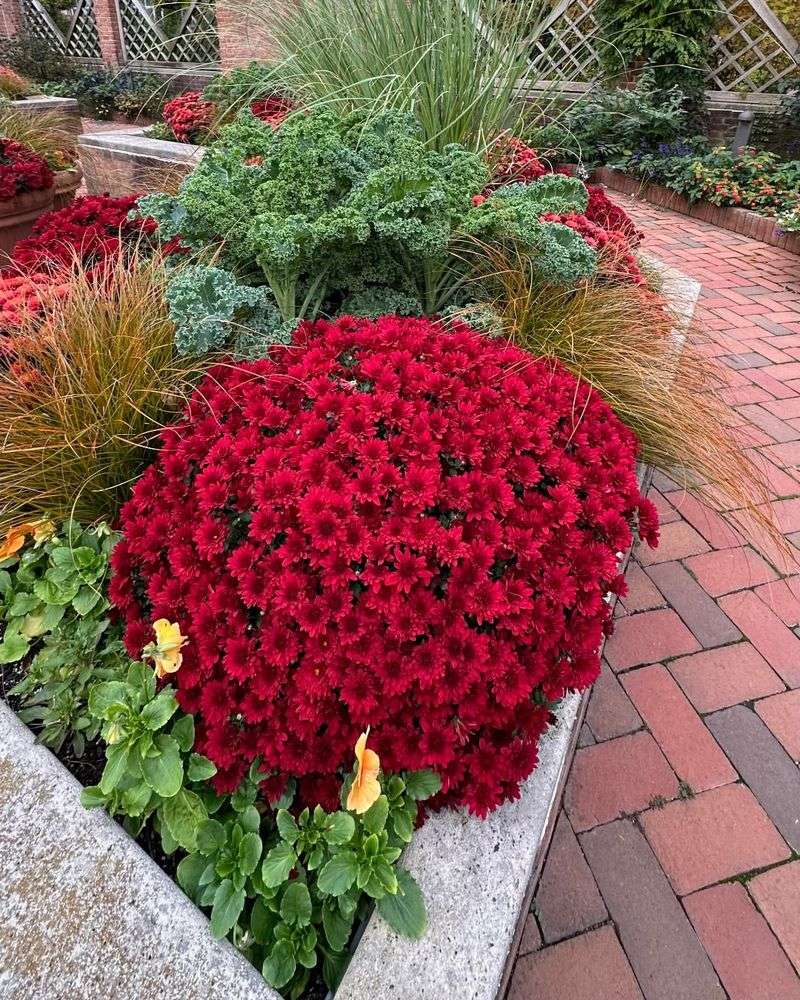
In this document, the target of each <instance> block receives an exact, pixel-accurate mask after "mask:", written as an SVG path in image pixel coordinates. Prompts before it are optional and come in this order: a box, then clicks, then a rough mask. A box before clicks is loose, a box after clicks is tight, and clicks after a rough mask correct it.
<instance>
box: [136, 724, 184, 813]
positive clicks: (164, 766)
mask: <svg viewBox="0 0 800 1000" xmlns="http://www.w3.org/2000/svg"><path fill="white" fill-rule="evenodd" d="M156 749H157V750H158V753H157V754H156V755H155V756H153V757H145V758H144V759H143V760H142V774H143V775H144V780H145V781H146V782H147V784H148V785H149V786H150V787H151V788H152V789H153V791H154V792H158V794H159V795H161V796H162V797H163V798H165V799H169V798H172V796H173V795H175V794H176V793H177V791H178V789H179V788H180V787H181V785H182V784H183V761H182V760H181V753H180V750H179V749H178V744H177V743H176V742H175V740H173V738H172V737H171V736H167V735H165V734H164V733H159V734H158V736H156Z"/></svg>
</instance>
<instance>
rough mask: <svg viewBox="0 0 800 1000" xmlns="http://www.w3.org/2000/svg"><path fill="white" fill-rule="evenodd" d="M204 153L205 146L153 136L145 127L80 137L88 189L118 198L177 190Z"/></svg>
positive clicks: (94, 192)
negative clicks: (168, 140) (148, 134)
mask: <svg viewBox="0 0 800 1000" xmlns="http://www.w3.org/2000/svg"><path fill="white" fill-rule="evenodd" d="M204 152H205V147H204V146H191V145H189V144H188V143H183V142H167V141H165V140H164V139H150V138H148V137H147V136H146V135H145V134H144V129H135V130H131V131H129V132H95V133H93V134H92V135H82V136H81V137H80V138H79V140H78V153H79V155H80V159H81V164H82V166H83V172H84V175H85V177H86V190H87V191H88V193H89V194H111V195H114V196H115V197H121V196H122V195H128V194H142V193H148V192H151V191H174V190H175V189H176V188H177V186H178V185H179V184H180V182H181V181H182V180H183V178H184V177H185V176H186V175H187V174H188V173H190V172H191V171H192V170H193V169H194V168H195V166H196V165H197V164H198V162H199V161H200V158H201V157H202V155H203V153H204Z"/></svg>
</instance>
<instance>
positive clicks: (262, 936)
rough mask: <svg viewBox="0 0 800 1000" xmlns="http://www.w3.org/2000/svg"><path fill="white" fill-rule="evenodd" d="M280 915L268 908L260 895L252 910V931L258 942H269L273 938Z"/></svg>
mask: <svg viewBox="0 0 800 1000" xmlns="http://www.w3.org/2000/svg"><path fill="white" fill-rule="evenodd" d="M277 920H278V917H277V915H276V914H274V913H273V912H272V911H271V910H268V909H267V907H266V905H265V903H264V900H263V899H262V898H261V897H260V896H258V897H256V901H255V902H254V903H253V908H252V910H251V911H250V932H251V933H252V935H253V937H254V938H255V940H256V943H257V944H268V943H269V942H270V941H271V940H272V931H273V930H274V928H275V924H276V923H277Z"/></svg>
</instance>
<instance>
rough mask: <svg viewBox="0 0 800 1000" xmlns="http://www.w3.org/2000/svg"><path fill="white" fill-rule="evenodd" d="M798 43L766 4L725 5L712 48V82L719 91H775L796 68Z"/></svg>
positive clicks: (758, 92)
mask: <svg viewBox="0 0 800 1000" xmlns="http://www.w3.org/2000/svg"><path fill="white" fill-rule="evenodd" d="M799 56H800V52H798V44H797V42H796V41H795V39H794V38H793V37H792V36H791V35H790V34H789V32H788V30H787V29H786V28H785V27H784V26H783V24H781V22H780V21H779V20H778V19H777V18H776V17H775V15H774V14H773V13H772V12H771V11H770V10H769V8H768V7H767V6H766V4H763V3H754V2H753V0H742V2H739V3H729V4H727V5H726V10H725V15H724V17H723V20H722V23H721V25H720V27H719V30H718V34H717V37H716V39H715V42H714V47H713V50H712V58H711V65H712V66H713V67H714V68H713V70H712V73H711V83H712V84H713V85H714V86H715V87H717V88H718V89H719V90H721V91H744V92H747V93H756V94H766V93H774V92H775V91H776V90H777V85H778V84H779V83H780V82H781V80H784V79H786V77H788V76H790V75H791V74H792V73H795V72H797V70H798V65H799V62H798V57H799Z"/></svg>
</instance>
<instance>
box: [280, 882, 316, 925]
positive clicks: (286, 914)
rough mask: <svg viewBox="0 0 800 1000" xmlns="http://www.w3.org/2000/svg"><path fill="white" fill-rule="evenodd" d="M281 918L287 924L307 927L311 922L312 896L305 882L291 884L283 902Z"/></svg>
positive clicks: (287, 888)
mask: <svg viewBox="0 0 800 1000" xmlns="http://www.w3.org/2000/svg"><path fill="white" fill-rule="evenodd" d="M281 917H283V919H284V920H285V921H286V923H287V924H292V925H294V926H295V927H305V926H306V924H308V923H309V922H310V920H311V894H310V893H309V891H308V886H307V885H306V884H305V883H304V882H290V883H289V885H288V886H287V887H286V892H284V894H283V899H282V900H281Z"/></svg>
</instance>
